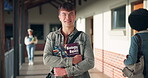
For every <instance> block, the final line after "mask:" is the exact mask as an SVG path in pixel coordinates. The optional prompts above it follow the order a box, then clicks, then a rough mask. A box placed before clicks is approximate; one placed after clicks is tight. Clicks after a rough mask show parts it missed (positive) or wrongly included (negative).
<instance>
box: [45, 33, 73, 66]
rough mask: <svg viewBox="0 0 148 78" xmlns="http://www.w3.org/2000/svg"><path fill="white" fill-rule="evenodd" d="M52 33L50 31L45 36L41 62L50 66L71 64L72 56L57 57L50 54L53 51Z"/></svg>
mask: <svg viewBox="0 0 148 78" xmlns="http://www.w3.org/2000/svg"><path fill="white" fill-rule="evenodd" d="M54 35H55V34H54V33H50V34H49V35H48V36H47V39H46V44H45V48H44V54H43V62H44V64H46V65H49V66H51V67H68V66H71V65H72V59H73V58H72V57H66V58H62V57H58V56H54V55H53V54H52V51H53V45H54V44H55V40H54V39H52V38H55V37H54Z"/></svg>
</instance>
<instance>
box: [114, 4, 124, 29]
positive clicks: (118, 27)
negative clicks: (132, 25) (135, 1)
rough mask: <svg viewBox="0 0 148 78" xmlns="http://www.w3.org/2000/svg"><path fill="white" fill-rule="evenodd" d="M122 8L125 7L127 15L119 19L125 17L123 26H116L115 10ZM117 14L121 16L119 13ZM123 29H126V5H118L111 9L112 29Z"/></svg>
mask: <svg viewBox="0 0 148 78" xmlns="http://www.w3.org/2000/svg"><path fill="white" fill-rule="evenodd" d="M120 8H124V9H125V15H124V17H119V19H120V18H124V26H122V27H121V26H119V25H116V26H114V25H115V23H114V22H115V21H114V20H115V18H114V11H115V10H117V9H120ZM117 16H119V15H117ZM116 19H117V18H116ZM116 22H117V21H116ZM116 24H117V23H116ZM119 24H120V23H119ZM123 29H126V5H122V6H118V7H115V8H113V9H111V30H123Z"/></svg>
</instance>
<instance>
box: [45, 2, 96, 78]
mask: <svg viewBox="0 0 148 78" xmlns="http://www.w3.org/2000/svg"><path fill="white" fill-rule="evenodd" d="M58 17H59V20H60V21H61V23H62V28H60V29H59V30H57V31H55V32H51V33H49V34H48V35H47V39H46V44H45V47H44V54H43V62H44V64H45V65H48V66H50V73H51V74H52V76H51V78H55V77H56V78H90V75H89V73H88V70H89V69H91V68H93V67H94V54H93V51H92V48H91V45H90V40H89V37H88V35H87V34H86V33H84V32H81V33H80V35H79V36H78V37H77V38H76V40H75V41H74V43H78V44H79V46H80V54H78V55H75V56H74V57H65V58H62V57H59V56H54V55H53V47H54V46H57V45H66V44H68V42H69V41H70V40H71V39H72V38H73V36H74V35H75V34H76V33H77V32H78V30H77V29H76V28H75V26H74V23H75V18H76V10H75V7H74V6H73V5H72V4H71V3H69V2H65V3H63V4H62V5H60V6H59V16H58Z"/></svg>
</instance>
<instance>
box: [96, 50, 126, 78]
mask: <svg viewBox="0 0 148 78" xmlns="http://www.w3.org/2000/svg"><path fill="white" fill-rule="evenodd" d="M124 59H125V55H122V54H118V53H115V52H110V51H105V50H101V49H95V68H96V69H98V70H99V71H101V72H103V73H104V74H106V75H107V76H109V77H111V78H125V77H123V76H122V72H121V69H122V68H123V67H124V64H123V61H124Z"/></svg>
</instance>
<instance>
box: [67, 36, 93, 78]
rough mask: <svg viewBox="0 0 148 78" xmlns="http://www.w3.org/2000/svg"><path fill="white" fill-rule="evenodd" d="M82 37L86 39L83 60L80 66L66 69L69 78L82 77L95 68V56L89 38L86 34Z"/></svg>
mask: <svg viewBox="0 0 148 78" xmlns="http://www.w3.org/2000/svg"><path fill="white" fill-rule="evenodd" d="M82 35H83V36H85V38H86V40H84V53H83V55H82V57H83V60H82V61H81V62H79V63H78V64H75V65H73V66H69V67H67V68H65V69H66V71H67V73H68V76H69V77H70V76H78V75H82V74H83V73H84V72H86V71H88V70H89V69H91V68H93V67H94V54H93V51H92V48H91V45H90V41H89V37H88V35H86V34H82Z"/></svg>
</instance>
